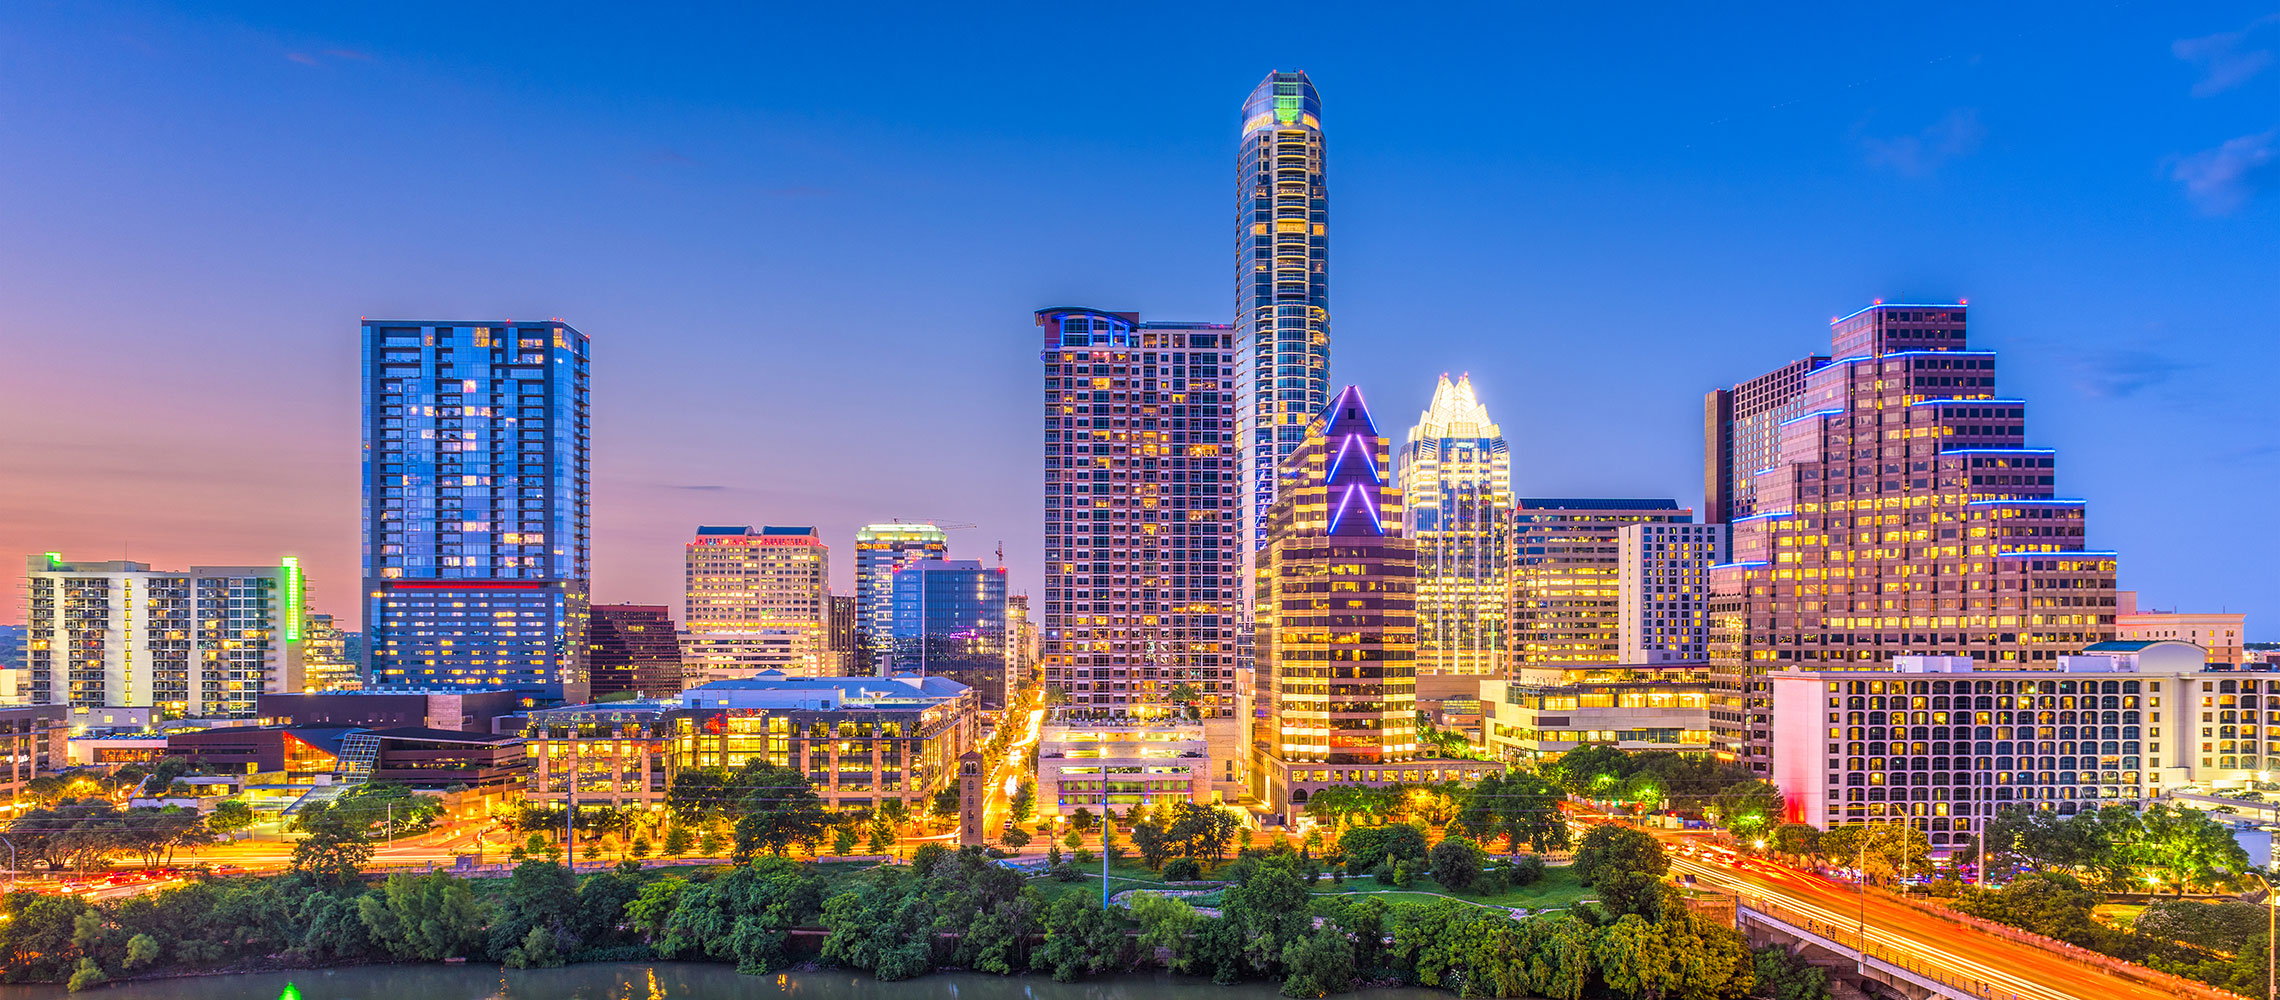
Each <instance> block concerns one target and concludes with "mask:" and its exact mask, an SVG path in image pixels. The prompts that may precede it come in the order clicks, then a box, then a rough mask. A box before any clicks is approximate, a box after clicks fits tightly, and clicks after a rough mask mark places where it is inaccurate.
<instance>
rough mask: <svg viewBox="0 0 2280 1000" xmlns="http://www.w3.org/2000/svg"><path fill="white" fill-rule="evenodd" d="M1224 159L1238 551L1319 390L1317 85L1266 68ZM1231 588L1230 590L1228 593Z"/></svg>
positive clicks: (1322, 364)
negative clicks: (1228, 164)
mask: <svg viewBox="0 0 2280 1000" xmlns="http://www.w3.org/2000/svg"><path fill="white" fill-rule="evenodd" d="M1242 127H1243V134H1242V138H1241V139H1240V140H1239V141H1238V144H1237V147H1236V158H1235V340H1236V343H1235V349H1236V352H1237V355H1238V357H1239V358H1240V359H1241V363H1240V364H1239V365H1238V366H1237V371H1236V372H1235V373H1234V374H1235V375H1236V377H1237V378H1239V379H1240V385H1239V386H1238V388H1237V389H1236V394H1237V414H1236V417H1237V419H1238V421H1240V427H1239V428H1238V429H1237V432H1236V435H1237V440H1238V441H1240V442H1241V446H1240V450H1241V459H1240V462H1241V470H1240V472H1241V475H1242V479H1241V482H1242V483H1243V485H1244V488H1245V490H1246V492H1247V494H1248V495H1247V502H1246V503H1244V504H1243V505H1242V507H1241V510H1242V514H1241V517H1242V525H1241V529H1240V530H1241V531H1242V536H1241V537H1242V538H1243V539H1244V544H1243V545H1242V546H1241V551H1242V552H1243V554H1244V558H1245V560H1246V561H1245V563H1244V565H1243V566H1242V567H1241V569H1240V570H1239V572H1242V573H1244V574H1245V575H1246V576H1247V575H1249V572H1250V570H1251V568H1252V567H1251V563H1250V562H1249V560H1250V559H1251V558H1252V555H1253V553H1254V552H1255V551H1256V550H1258V549H1261V548H1264V547H1265V546H1266V544H1267V508H1268V507H1270V506H1272V505H1273V503H1274V500H1275V488H1276V478H1277V477H1278V476H1279V475H1280V471H1281V467H1282V461H1283V459H1284V458H1285V457H1286V456H1288V455H1289V454H1290V453H1291V452H1292V451H1294V450H1296V449H1297V447H1298V444H1299V442H1300V441H1303V440H1305V439H1306V427H1307V424H1308V423H1310V422H1312V421H1313V420H1314V417H1315V415H1316V414H1318V413H1320V412H1322V407H1323V406H1324V405H1325V404H1327V403H1328V402H1329V401H1330V193H1329V180H1328V174H1327V171H1326V169H1325V157H1324V154H1323V146H1322V96H1321V95H1320V94H1318V93H1316V92H1315V89H1314V81H1312V80H1309V79H1307V76H1306V74H1305V73H1300V72H1287V73H1286V72H1279V71H1278V72H1273V73H1269V74H1267V77H1266V79H1264V80H1261V81H1259V85H1258V86H1257V87H1255V88H1253V89H1252V91H1251V95H1250V96H1249V97H1248V98H1245V99H1244V101H1243V126H1242ZM1238 599H1241V598H1240V597H1238Z"/></svg>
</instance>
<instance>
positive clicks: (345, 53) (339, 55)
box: [285, 49, 372, 66]
mask: <svg viewBox="0 0 2280 1000" xmlns="http://www.w3.org/2000/svg"><path fill="white" fill-rule="evenodd" d="M285 58H287V59H291V60H293V61H294V62H297V63H300V64H301V65H303V66H322V65H324V64H325V61H326V60H339V59H348V60H352V61H355V62H371V61H372V53H370V52H362V51H359V50H356V49H326V50H324V52H323V53H321V54H312V53H308V52H287V53H285Z"/></svg>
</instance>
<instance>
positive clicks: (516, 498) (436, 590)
mask: <svg viewBox="0 0 2280 1000" xmlns="http://www.w3.org/2000/svg"><path fill="white" fill-rule="evenodd" d="M587 349H588V343H587V339H586V335H585V334H583V333H580V332H578V331H577V330H575V329H572V328H571V327H570V325H569V324H567V323H561V322H553V321H549V322H540V323H514V322H509V321H499V322H495V323H437V322H430V321H410V320H406V321H378V320H374V321H367V322H366V323H365V324H364V367H363V380H364V470H363V475H364V505H365V509H364V597H365V610H364V624H365V652H364V656H365V661H366V662H365V678H366V681H367V682H368V683H369V684H371V685H374V686H378V687H423V688H432V687H438V686H452V687H473V688H483V689H492V688H507V689H511V690H515V691H520V692H523V693H524V694H525V695H526V696H528V697H530V698H532V699H533V700H539V701H578V700H581V699H583V698H584V697H585V694H586V670H585V652H586V649H585V645H586V641H585V640H586V636H585V633H586V606H587V602H588V600H589V596H588V595H589V594H590V593H591V591H590V590H589V589H588V581H589V579H590V577H591V567H592V562H591V560H590V556H589V553H588V547H589V543H590V539H591V527H590V516H589V507H590V501H589V498H590V494H591V482H592V473H591V470H590V468H589V450H590V449H589V439H590V425H589V416H588V396H589V391H590V390H589V385H590V382H589V379H590V375H589V372H588V370H587Z"/></svg>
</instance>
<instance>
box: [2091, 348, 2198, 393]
mask: <svg viewBox="0 0 2280 1000" xmlns="http://www.w3.org/2000/svg"><path fill="white" fill-rule="evenodd" d="M2192 368H2193V366H2192V365H2190V364H2187V363H2185V362H2182V361H2178V360H2176V359H2174V358H2169V357H2165V356H2163V355H2159V354H2155V353H2153V352H2151V351H2136V350H2111V351H2100V352H2095V353H2091V354H2085V355H2077V356H2076V357H2075V359H2074V369H2075V371H2074V376H2075V377H2074V384H2075V388H2077V389H2080V390H2081V391H2082V392H2083V393H2085V394H2087V395H2090V396H2093V397H2096V398H2099V399H2123V398H2126V397H2129V396H2135V395H2137V394H2138V393H2140V392H2143V391H2145V390H2147V389H2151V388H2154V387H2156V386H2159V385H2161V384H2163V383H2165V382H2168V381H2169V380H2171V379H2173V378H2176V377H2177V376H2179V375H2181V374H2183V373H2185V372H2187V371H2190V370H2191V369H2192Z"/></svg>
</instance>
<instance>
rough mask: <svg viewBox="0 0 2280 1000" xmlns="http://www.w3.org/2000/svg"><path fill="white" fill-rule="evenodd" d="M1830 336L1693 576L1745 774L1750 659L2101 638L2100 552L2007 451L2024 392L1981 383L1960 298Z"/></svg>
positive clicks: (1754, 721) (1882, 662)
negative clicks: (1721, 548)
mask: <svg viewBox="0 0 2280 1000" xmlns="http://www.w3.org/2000/svg"><path fill="white" fill-rule="evenodd" d="M1831 331H1832V342H1833V347H1834V349H1833V350H1832V351H1831V352H1830V353H1831V356H1832V358H1833V360H1831V361H1830V362H1829V363H1828V364H1826V365H1823V366H1821V367H1819V368H1816V369H1814V370H1813V371H1811V372H1808V373H1806V374H1805V375H1804V381H1805V390H1804V392H1805V397H1804V402H1803V404H1802V405H1803V406H1804V407H1805V409H1804V410H1803V411H1802V412H1800V413H1798V414H1797V415H1796V416H1793V417H1790V418H1789V419H1788V420H1786V421H1784V422H1783V423H1781V424H1780V425H1779V427H1778V429H1777V434H1776V438H1777V442H1776V443H1777V450H1776V452H1775V457H1774V459H1773V461H1771V462H1770V463H1769V464H1768V466H1767V467H1765V468H1763V469H1761V470H1759V471H1758V472H1757V473H1756V474H1755V476H1754V478H1753V490H1754V497H1755V499H1754V503H1755V505H1756V506H1755V510H1754V512H1753V513H1751V514H1749V515H1747V516H1743V517H1737V518H1735V519H1734V521H1733V522H1732V536H1731V539H1730V542H1729V545H1728V552H1729V559H1730V561H1729V562H1727V563H1725V564H1723V565H1720V566H1716V567H1713V568H1712V570H1711V573H1710V585H1711V594H1712V596H1711V610H1710V623H1711V634H1710V656H1711V664H1712V667H1713V668H1714V670H1713V672H1714V675H1715V676H1716V678H1717V683H1718V685H1719V691H1718V699H1717V701H1716V702H1715V703H1714V704H1713V706H1712V713H1711V714H1712V722H1713V724H1714V725H1715V726H1716V727H1717V728H1718V729H1719V739H1720V742H1721V750H1722V751H1723V752H1729V753H1734V754H1737V755H1739V756H1740V757H1742V758H1743V759H1744V760H1746V761H1747V762H1749V763H1750V764H1751V765H1752V766H1754V767H1756V768H1758V769H1759V770H1761V771H1763V770H1766V769H1768V768H1769V767H1770V766H1771V763H1772V757H1771V753H1772V747H1771V744H1772V743H1773V741H1774V727H1773V719H1772V715H1771V701H1770V690H1769V688H1768V687H1767V683H1766V681H1765V676H1766V675H1767V674H1770V673H1773V672H1777V671H1810V670H1847V669H1851V670H1879V669H1888V668H1887V663H1888V661H1890V659H1891V658H1892V657H1894V656H1898V655H1912V656H1946V657H1957V656H1960V657H1970V658H1972V659H1975V660H1977V661H1979V662H1980V663H1981V664H1983V665H1985V666H1986V667H1987V668H1988V669H1991V670H2053V669H2057V667H2058V665H2059V663H2058V659H2059V657H2060V656H2062V655H2065V654H2069V653H2075V652H2080V651H2081V650H2082V649H2083V648H2084V647H2087V646H2090V645H2091V644H2094V643H2098V642H2103V641H2106V640H2108V639H2111V638H2112V637H2113V635H2114V563H2115V559H2114V553H2112V552H2101V551H2091V550H2088V549H2086V548H2085V546H2084V544H2083V543H2084V534H2085V528H2084V517H2083V508H2084V502H2083V501H2081V500H2070V499H2065V498H2062V497H2059V496H2057V495H2056V490H2055V483H2056V473H2057V468H2056V464H2057V462H2056V458H2055V456H2054V455H2053V454H2052V453H2051V451H2050V450H2049V449H2045V448H2029V447H2026V446H2025V443H2026V424H2025V417H2026V404H2025V401H2023V400H2019V399H2007V398H2003V397H2000V396H1998V395H1997V394H1996V390H1995V356H1994V354H1993V352H1990V351H1976V350H1972V349H1970V348H1969V346H1968V345H1967V343H1966V338H1965V308H1964V306H1963V305H1962V304H1960V303H1958V304H1954V305H1881V304H1880V305H1875V306H1870V307H1869V308H1867V309H1863V310H1861V311H1859V312H1856V313H1853V314H1852V315H1849V316H1845V317H1842V318H1840V319H1838V320H1836V321H1834V322H1833V323H1832V324H1831Z"/></svg>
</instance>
